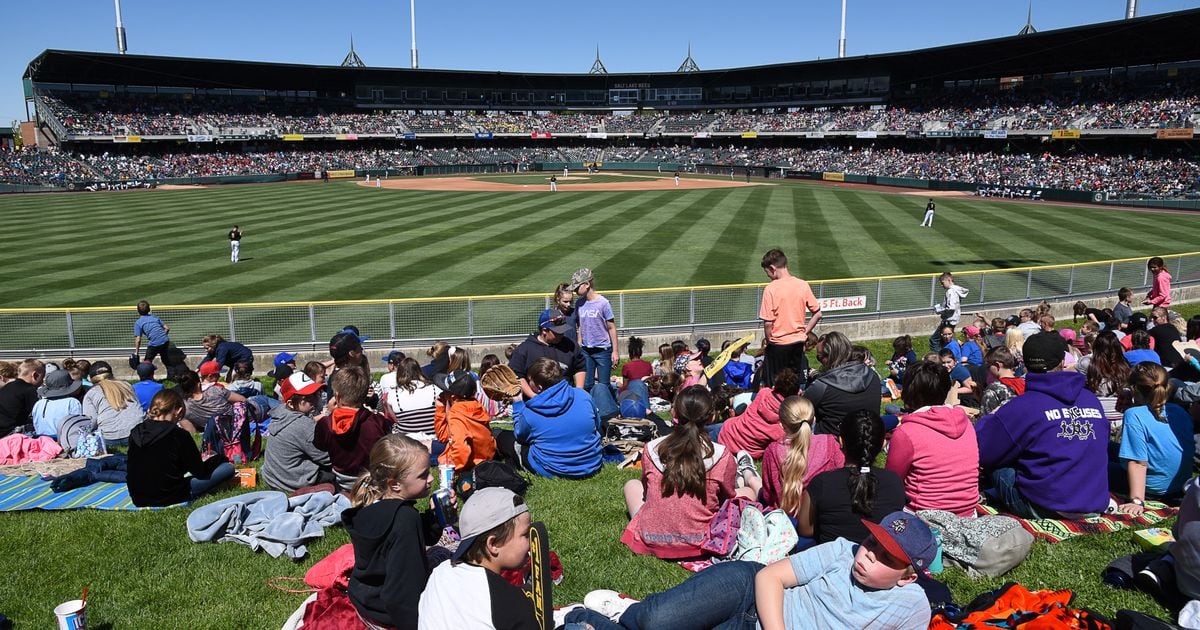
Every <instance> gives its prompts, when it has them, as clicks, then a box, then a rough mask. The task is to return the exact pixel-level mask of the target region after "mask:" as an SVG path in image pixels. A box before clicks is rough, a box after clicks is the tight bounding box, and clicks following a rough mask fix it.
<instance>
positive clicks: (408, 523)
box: [334, 368, 439, 629]
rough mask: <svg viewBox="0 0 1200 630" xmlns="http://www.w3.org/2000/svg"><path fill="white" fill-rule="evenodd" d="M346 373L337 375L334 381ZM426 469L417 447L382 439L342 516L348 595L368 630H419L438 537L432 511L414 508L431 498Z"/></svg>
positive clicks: (405, 440) (424, 454)
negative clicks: (350, 563) (349, 560)
mask: <svg viewBox="0 0 1200 630" xmlns="http://www.w3.org/2000/svg"><path fill="white" fill-rule="evenodd" d="M350 369H354V370H357V369H358V368H350ZM346 371H347V370H346V369H343V370H339V371H338V373H337V375H335V377H334V380H335V381H336V380H337V377H338V376H341V375H342V374H344V373H346ZM428 464H429V451H427V450H425V447H424V446H421V444H420V442H417V441H416V440H414V439H412V438H410V437H408V436H405V435H399V434H393V435H388V436H385V437H383V438H381V439H380V440H379V441H378V442H376V443H375V445H374V446H373V447H372V448H371V458H370V464H369V467H368V468H367V471H366V472H364V473H363V474H362V475H360V476H359V477H358V479H357V480H356V481H355V483H354V489H353V491H352V492H351V504H352V506H353V507H351V508H350V509H348V510H346V511H345V512H342V525H343V526H345V528H346V531H347V532H348V533H349V534H350V542H351V543H353V544H354V568H353V569H352V570H351V572H350V585H349V589H348V594H349V596H350V601H351V602H352V603H353V604H354V608H355V610H357V611H358V615H359V617H361V618H362V619H363V621H366V622H368V623H369V624H374V625H369V626H368V627H375V626H383V627H389V628H406V629H411V628H416V627H417V610H418V602H419V601H420V599H421V591H423V590H425V582H426V580H428V578H429V570H428V569H427V568H426V562H425V544H426V543H425V541H427V540H437V537H438V535H439V527H438V523H437V521H436V519H434V518H433V516H432V514H433V513H432V510H431V511H427V512H425V513H424V514H422V513H420V512H418V511H417V508H416V500H417V499H419V498H421V497H424V496H426V495H428V494H429V487H430V485H431V483H432V481H431V478H430V476H429V466H428Z"/></svg>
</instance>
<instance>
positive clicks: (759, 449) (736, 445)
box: [717, 387, 783, 459]
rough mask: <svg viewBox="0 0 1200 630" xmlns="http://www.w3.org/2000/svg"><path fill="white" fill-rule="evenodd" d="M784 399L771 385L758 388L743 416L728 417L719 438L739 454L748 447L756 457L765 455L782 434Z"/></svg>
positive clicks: (718, 439)
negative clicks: (769, 445) (780, 407)
mask: <svg viewBox="0 0 1200 630" xmlns="http://www.w3.org/2000/svg"><path fill="white" fill-rule="evenodd" d="M781 402H783V398H781V397H780V396H779V395H778V394H776V393H775V392H773V391H771V388H770V387H764V388H762V389H760V390H758V395H757V396H755V397H754V400H753V401H752V402H751V403H750V406H749V407H746V410H745V411H743V412H742V415H740V416H734V417H732V418H730V419H728V420H726V421H725V425H724V426H722V427H721V435H720V436H719V437H718V438H717V441H718V442H720V443H721V444H724V445H725V446H726V447H728V448H729V450H730V452H732V453H734V454H736V453H737V452H738V451H747V452H749V453H750V456H751V457H753V458H754V459H759V458H761V457H762V456H763V451H764V450H766V448H767V445H768V444H770V443H771V442H774V441H776V440H779V439H781V438H782V437H783V425H781V424H779V404H780V403H781Z"/></svg>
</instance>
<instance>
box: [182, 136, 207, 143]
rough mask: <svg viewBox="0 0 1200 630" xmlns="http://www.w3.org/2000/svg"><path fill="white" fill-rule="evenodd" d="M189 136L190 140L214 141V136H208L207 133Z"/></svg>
mask: <svg viewBox="0 0 1200 630" xmlns="http://www.w3.org/2000/svg"><path fill="white" fill-rule="evenodd" d="M187 138H188V142H212V141H213V137H212V136H206V135H196V136H188V137H187Z"/></svg>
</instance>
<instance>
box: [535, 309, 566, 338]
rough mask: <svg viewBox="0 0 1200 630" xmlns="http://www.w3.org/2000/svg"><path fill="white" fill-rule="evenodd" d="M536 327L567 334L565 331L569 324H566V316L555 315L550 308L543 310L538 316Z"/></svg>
mask: <svg viewBox="0 0 1200 630" xmlns="http://www.w3.org/2000/svg"><path fill="white" fill-rule="evenodd" d="M538 328H539V329H541V330H549V331H550V332H554V333H558V334H560V335H565V334H567V331H568V330H570V329H571V327H570V326H567V323H566V318H564V317H563V316H562V315H555V314H554V313H553V312H552V311H550V310H546V311H543V312H542V315H541V317H538Z"/></svg>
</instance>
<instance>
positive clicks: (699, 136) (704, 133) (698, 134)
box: [692, 131, 709, 138]
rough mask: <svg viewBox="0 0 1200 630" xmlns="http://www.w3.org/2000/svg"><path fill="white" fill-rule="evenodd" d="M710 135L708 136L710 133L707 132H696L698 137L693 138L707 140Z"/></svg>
mask: <svg viewBox="0 0 1200 630" xmlns="http://www.w3.org/2000/svg"><path fill="white" fill-rule="evenodd" d="M708 135H709V134H708V132H707V131H697V132H696V135H694V136H692V137H693V138H707V137H708Z"/></svg>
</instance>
